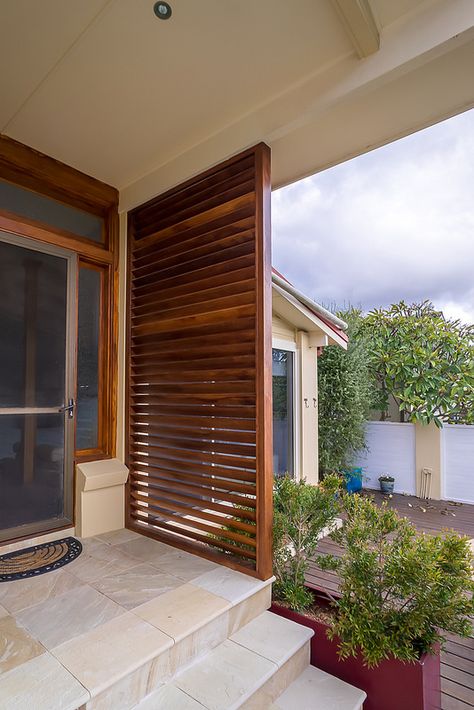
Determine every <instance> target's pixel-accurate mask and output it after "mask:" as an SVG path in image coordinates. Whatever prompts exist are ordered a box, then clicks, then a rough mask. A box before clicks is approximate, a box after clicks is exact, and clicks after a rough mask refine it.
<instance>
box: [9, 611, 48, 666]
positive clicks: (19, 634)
mask: <svg viewBox="0 0 474 710" xmlns="http://www.w3.org/2000/svg"><path fill="white" fill-rule="evenodd" d="M45 651H46V649H45V648H44V646H42V645H41V644H40V643H38V641H36V640H35V639H34V638H31V636H30V635H29V634H28V633H27V632H26V631H25V629H23V628H22V627H21V626H19V625H18V622H17V621H16V619H14V618H13V617H12V616H3V617H2V618H1V619H0V674H1V673H6V672H7V671H9V670H11V669H12V668H15V667H16V666H20V665H22V663H26V661H29V660H30V659H31V658H36V656H40V655H41V654H42V653H44V652H45Z"/></svg>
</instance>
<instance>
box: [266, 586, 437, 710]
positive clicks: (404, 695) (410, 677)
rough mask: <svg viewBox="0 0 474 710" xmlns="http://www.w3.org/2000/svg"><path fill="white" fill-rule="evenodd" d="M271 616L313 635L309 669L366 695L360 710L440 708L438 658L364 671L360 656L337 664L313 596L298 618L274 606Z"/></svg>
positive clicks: (321, 604) (324, 612)
mask: <svg viewBox="0 0 474 710" xmlns="http://www.w3.org/2000/svg"><path fill="white" fill-rule="evenodd" d="M270 611H272V612H273V613H274V614H278V615H279V616H283V617H285V618H286V619H291V621H295V622H296V623H298V624H302V625H303V626H306V627H307V628H310V629H312V630H313V631H314V636H313V638H312V639H311V665H313V666H316V668H321V670H323V671H326V672H327V673H330V674H331V675H333V676H335V677H336V678H340V679H341V680H344V681H346V683H350V684H351V685H353V686H355V687H356V688H360V689H361V690H364V691H365V692H366V693H367V700H366V701H365V702H364V710H382V709H383V710H400V709H401V708H403V710H439V708H440V707H441V690H440V656H439V649H438V648H437V649H436V653H434V654H423V655H422V656H421V658H420V659H419V660H418V661H415V662H413V663H407V662H404V661H399V660H397V659H388V660H384V661H382V662H381V663H380V664H379V665H378V666H377V667H376V668H367V666H366V665H364V663H363V660H362V658H361V657H360V656H357V657H356V658H353V657H350V658H347V659H345V660H341V659H340V658H339V655H338V641H337V639H334V640H333V641H331V640H329V639H328V638H327V635H326V631H327V629H328V623H327V622H328V617H329V615H330V613H331V612H330V610H329V606H328V602H327V600H325V599H323V598H321V597H319V596H317V595H315V606H314V607H313V609H311V610H310V611H308V612H305V613H304V614H301V613H299V612H295V611H292V610H291V609H289V608H288V607H286V606H284V605H282V604H279V603H276V602H274V603H273V604H272V606H271V608H270Z"/></svg>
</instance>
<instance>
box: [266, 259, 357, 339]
mask: <svg viewBox="0 0 474 710" xmlns="http://www.w3.org/2000/svg"><path fill="white" fill-rule="evenodd" d="M272 281H273V282H274V283H275V284H276V285H277V286H279V287H280V288H282V289H283V290H284V291H287V292H288V293H290V294H291V295H292V296H294V298H297V299H298V301H300V302H301V303H303V304H304V305H305V306H306V307H307V308H309V309H310V310H312V311H314V313H316V314H317V315H320V316H321V317H322V318H325V320H327V321H329V322H330V323H332V324H333V325H335V326H336V328H340V329H341V330H347V323H346V322H345V321H343V320H341V319H340V318H338V317H337V316H335V315H334V313H331V311H328V310H326V308H323V307H322V306H320V305H319V303H316V301H312V300H311V299H310V298H308V297H307V296H305V295H304V293H301V291H298V289H297V288H295V287H294V286H292V285H291V284H290V283H289V282H288V281H286V280H285V279H282V278H280V276H278V275H277V274H275V272H273V273H272Z"/></svg>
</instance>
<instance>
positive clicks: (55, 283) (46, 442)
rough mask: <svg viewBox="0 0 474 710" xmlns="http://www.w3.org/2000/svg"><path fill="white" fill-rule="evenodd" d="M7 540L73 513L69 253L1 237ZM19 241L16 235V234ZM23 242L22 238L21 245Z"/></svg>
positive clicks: (1, 514)
mask: <svg viewBox="0 0 474 710" xmlns="http://www.w3.org/2000/svg"><path fill="white" fill-rule="evenodd" d="M1 239H2V235H1V234H0V333H1V338H0V539H2V538H3V539H7V538H10V537H17V536H18V537H19V536H21V535H25V534H29V533H32V534H35V533H36V532H40V531H41V530H45V529H52V528H53V527H54V526H55V525H56V527H57V526H59V524H65V523H66V522H68V521H69V519H70V507H71V506H70V501H71V499H72V495H71V494H72V489H71V488H70V487H71V485H72V484H71V478H70V471H71V467H72V459H70V454H69V451H70V449H71V447H70V445H69V443H68V444H67V445H66V442H69V440H70V439H71V436H72V433H73V429H72V427H73V424H74V420H71V419H69V418H68V415H67V414H64V413H62V412H61V413H59V412H58V409H59V408H60V407H62V405H63V404H64V403H65V402H66V401H67V399H68V398H69V397H70V396H71V394H70V392H69V391H68V390H67V388H66V382H67V377H66V374H67V366H66V363H67V354H68V348H67V342H68V288H69V286H68V284H69V278H70V277H69V275H68V270H69V269H70V268H71V267H70V266H69V264H70V262H69V260H68V257H67V255H66V256H60V255H56V254H55V253H54V254H53V253H45V252H41V251H37V250H36V249H29V248H27V247H26V246H23V243H26V244H29V242H28V241H27V240H18V241H19V243H7V242H6V241H1ZM15 241H16V238H15ZM20 244H21V245H20Z"/></svg>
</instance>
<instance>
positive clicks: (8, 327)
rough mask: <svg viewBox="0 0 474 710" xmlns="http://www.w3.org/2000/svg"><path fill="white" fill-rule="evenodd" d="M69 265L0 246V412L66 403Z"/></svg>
mask: <svg viewBox="0 0 474 710" xmlns="http://www.w3.org/2000/svg"><path fill="white" fill-rule="evenodd" d="M66 307H67V261H66V260H65V259H63V258H61V257H57V256H52V255H51V254H43V253H41V252H38V251H33V250H30V249H25V248H24V247H20V246H17V245H14V244H6V243H5V242H0V333H1V338H0V407H47V406H50V407H51V406H56V405H57V406H58V407H59V406H61V405H62V404H63V403H64V382H65V347H66Z"/></svg>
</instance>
